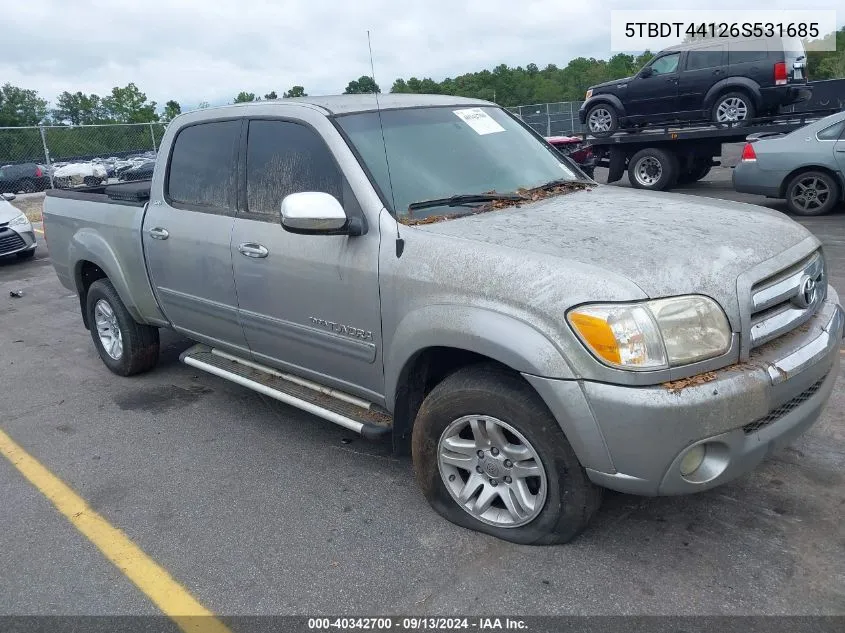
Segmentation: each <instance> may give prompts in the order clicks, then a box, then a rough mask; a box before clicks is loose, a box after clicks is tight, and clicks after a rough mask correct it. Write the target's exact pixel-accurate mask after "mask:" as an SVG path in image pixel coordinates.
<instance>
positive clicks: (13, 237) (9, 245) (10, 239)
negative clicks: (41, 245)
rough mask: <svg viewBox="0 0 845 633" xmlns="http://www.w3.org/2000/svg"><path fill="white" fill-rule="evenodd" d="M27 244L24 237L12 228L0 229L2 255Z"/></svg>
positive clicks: (0, 253)
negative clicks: (11, 229)
mask: <svg viewBox="0 0 845 633" xmlns="http://www.w3.org/2000/svg"><path fill="white" fill-rule="evenodd" d="M24 246H26V242H24V241H23V238H22V237H21V236H20V235H18V234H17V233H15V232H14V231H10V230H5V231H3V230H0V255H3V254H4V253H11V252H13V251H18V250H20V249H22V248H23V247H24Z"/></svg>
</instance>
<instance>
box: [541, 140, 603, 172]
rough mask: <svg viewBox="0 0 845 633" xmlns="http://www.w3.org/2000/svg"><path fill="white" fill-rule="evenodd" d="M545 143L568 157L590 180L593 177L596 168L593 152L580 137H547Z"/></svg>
mask: <svg viewBox="0 0 845 633" xmlns="http://www.w3.org/2000/svg"><path fill="white" fill-rule="evenodd" d="M546 141H547V142H548V143H549V144H550V145H551V146H552V147H554V148H555V149H557V150H559V151H560V152H562V153H563V155H564V156H569V158H571V159H572V160H574V161H575V162H576V163H577V164H578V167H580V168H581V171H583V172H584V173H585V174H587V175H588V176H589V177H590V178H592V177H593V172H594V171H595V168H596V158H595V156H593V150H592V149H591V148H590V146H589V145H588V144H587V143H586V142H585V141H584V139H583V138H582V137H580V136H548V137H546Z"/></svg>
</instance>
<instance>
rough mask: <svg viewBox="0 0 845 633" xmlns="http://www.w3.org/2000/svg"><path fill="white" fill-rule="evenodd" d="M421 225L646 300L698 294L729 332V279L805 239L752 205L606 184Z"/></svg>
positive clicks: (797, 228) (733, 303) (732, 313)
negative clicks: (577, 267) (548, 261)
mask: <svg viewBox="0 0 845 633" xmlns="http://www.w3.org/2000/svg"><path fill="white" fill-rule="evenodd" d="M419 228H421V229H423V230H425V231H429V232H433V233H439V234H442V235H450V236H452V237H455V238H462V239H468V240H473V241H478V242H485V243H488V244H494V245H497V246H506V247H510V248H512V249H522V250H526V251H531V252H535V253H543V254H547V255H553V256H556V257H558V258H561V259H563V260H569V261H574V262H578V263H581V264H587V265H590V266H596V267H599V268H601V269H604V270H607V271H609V272H611V273H614V274H617V275H621V276H622V277H625V278H626V279H629V280H630V281H631V282H633V283H634V284H635V285H636V286H638V287H639V288H640V289H641V290H642V291H643V293H644V294H645V295H647V296H648V297H650V298H658V297H666V296H671V295H678V294H688V293H700V294H705V295H708V296H710V297H712V298H714V299H716V300H717V301H718V302H719V303H720V304H721V305H722V307H723V308H724V309H725V311H726V312H727V314H728V317H729V318H730V320H731V323H733V324H734V327H735V328H737V329H738V324H739V305H738V301H737V277H738V276H739V275H740V274H742V273H744V272H747V271H748V270H749V269H750V268H752V267H754V266H756V265H758V264H760V263H762V262H764V261H765V260H767V259H769V258H771V257H773V256H775V255H778V254H780V253H782V252H783V251H785V250H786V249H788V248H789V247H791V246H794V245H796V244H798V243H799V242H801V241H802V240H804V239H806V238H807V237H808V236H810V235H811V234H810V233H809V231H807V230H806V229H804V228H803V227H802V226H801V225H799V224H798V223H796V222H793V221H792V220H790V219H788V218H787V217H786V216H783V215H781V214H780V213H777V212H775V211H770V210H768V209H763V208H761V207H757V206H755V205H750V204H741V203H736V202H728V201H724V200H716V199H712V198H700V197H694V196H686V195H680V194H672V193H659V192H651V191H649V192H645V191H639V190H636V189H626V188H622V187H614V186H609V185H598V186H597V187H595V188H594V189H592V190H585V191H579V192H575V193H569V194H565V195H562V196H558V197H555V198H550V199H547V200H543V201H539V202H535V203H533V204H529V205H524V206H523V207H521V208H515V207H514V208H509V209H503V210H500V211H490V212H487V213H481V214H478V215H474V216H467V217H464V218H457V219H454V220H448V221H443V222H440V223H436V224H427V225H421V226H420V227H419ZM517 257H518V255H517ZM633 298H635V297H632V299H633ZM597 300H601V297H597Z"/></svg>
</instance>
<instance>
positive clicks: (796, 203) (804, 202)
mask: <svg viewBox="0 0 845 633" xmlns="http://www.w3.org/2000/svg"><path fill="white" fill-rule="evenodd" d="M838 201H839V185H838V184H837V183H836V180H834V179H833V177H832V176H831V175H830V174H827V173H825V172H822V171H806V172H804V173H803V174H798V175H797V176H795V177H794V178H793V179H792V180H790V181H789V184H788V185H787V186H786V206H787V208H788V209H789V212H790V213H794V214H795V215H824V214H825V213H829V212H830V211H831V210H832V209H833V207H834V206H836V203H837V202H838Z"/></svg>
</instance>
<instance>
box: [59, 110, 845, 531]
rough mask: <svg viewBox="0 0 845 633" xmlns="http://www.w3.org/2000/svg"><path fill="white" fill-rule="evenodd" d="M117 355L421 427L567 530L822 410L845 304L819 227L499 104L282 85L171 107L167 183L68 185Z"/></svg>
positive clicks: (90, 316) (510, 502) (449, 481)
mask: <svg viewBox="0 0 845 633" xmlns="http://www.w3.org/2000/svg"><path fill="white" fill-rule="evenodd" d="M44 219H45V227H46V233H47V239H48V241H49V246H50V255H51V258H52V261H53V264H54V266H55V269H56V272H57V273H58V276H59V279H60V280H61V282H62V283H63V284H64V285H65V286H66V287H67V288H69V289H71V290H73V291H74V292H76V293H77V294H78V295H79V302H80V306H81V308H82V318H83V322H84V324H85V326H86V327H87V328H88V329H89V330H90V332H91V337H92V339H93V341H94V345H95V347H96V349H97V352H98V353H99V355H100V357H101V358H102V360H103V362H104V363H105V364H106V366H108V368H109V369H111V370H112V371H113V372H115V373H116V374H119V375H121V376H128V375H131V374H136V373H139V372H142V371H146V370H149V369H150V368H152V367H153V366H154V365H155V364H156V361H157V358H158V344H159V338H158V332H159V328H171V329H173V330H175V331H176V332H179V333H181V334H183V335H184V336H186V337H187V338H189V339H191V340H193V341H194V342H195V343H196V345H195V346H194V347H191V348H190V349H188V350H187V351H185V353H183V354H182V361H183V362H185V363H187V364H188V365H190V366H192V367H194V368H197V369H199V370H203V371H206V372H209V373H211V374H213V375H215V376H218V377H220V378H222V379H225V380H230V381H233V382H235V383H237V384H239V385H242V386H243V387H244V388H247V389H253V390H255V391H258V392H260V393H263V394H265V395H267V396H270V397H272V398H276V399H278V400H280V401H281V402H284V403H287V404H289V405H292V406H295V407H299V408H301V409H303V410H305V411H309V412H311V413H313V414H315V415H316V416H319V417H321V418H324V419H326V420H329V421H331V422H334V423H336V424H339V425H342V426H344V427H346V428H348V429H352V430H354V431H356V432H358V433H361V434H362V435H364V436H366V437H368V438H380V437H390V438H392V441H393V444H394V448H395V450H396V451H397V452H398V453H400V454H401V453H406V454H407V453H408V452H410V453H411V454H412V456H413V463H414V468H415V472H416V477H417V479H418V482H419V484H420V487H421V488H422V491H423V493H424V495H425V496H426V498H427V499H428V501H429V502H430V504H431V505H432V506H433V507H434V508H435V509H436V510H437V511H438V512H439V513H440V514H442V515H443V516H444V517H445V518H447V519H448V520H450V521H452V522H454V523H456V524H459V525H462V526H465V527H467V528H471V529H475V530H480V531H483V532H487V533H489V534H492V535H495V536H497V537H500V538H503V539H506V540H510V541H514V542H518V543H534V544H549V543H559V542H565V541H567V540H569V539H571V538H572V537H574V536H575V535H576V534H577V533H578V532H579V531H581V530H582V529H583V528H584V526H585V525H586V524H587V523H588V522H589V520H590V518H591V516H592V515H593V514H594V512H595V511H596V509H597V508H598V506H599V503H600V500H601V490H602V488H604V487H606V488H612V489H615V490H620V491H623V492H627V493H634V494H640V495H675V494H685V493H691V492H697V491H700V490H705V489H708V488H711V487H713V486H716V485H719V484H721V483H724V482H726V481H729V480H731V479H733V478H735V477H737V476H739V475H741V474H743V473H746V472H748V471H749V470H751V469H752V468H753V467H754V466H755V465H757V464H758V463H759V462H760V461H761V460H763V459H764V458H765V457H766V456H767V455H768V454H769V453H771V452H772V451H773V450H775V449H776V448H777V447H779V446H782V445H783V444H784V443H786V442H789V441H790V440H792V439H793V438H794V437H795V436H796V435H798V434H800V433H801V432H803V431H805V430H806V429H807V428H808V427H809V426H810V425H812V424H813V422H814V421H815V420H816V419H817V418H818V417H819V414H820V413H821V410H822V408H823V407H824V405H825V403H826V402H827V400H828V397H829V396H830V393H831V390H832V389H833V384H834V381H835V380H836V377H837V375H838V368H839V362H840V356H839V347H840V340H841V339H842V335H843V334H842V331H843V313H842V309H841V308H840V306H839V299H838V297H837V295H836V293H835V291H834V290H833V289H832V288H831V287H830V286H829V285H828V283H827V271H826V267H825V256H824V252H823V249H822V246H821V244H820V243H819V241H818V240H817V239H816V238H815V237H813V236H812V235H811V234H810V233H809V232H808V231H806V230H805V229H804V228H802V227H801V226H799V225H798V224H796V223H795V222H793V221H791V220H789V219H788V218H786V217H783V216H782V215H780V214H778V213H775V212H771V211H768V210H765V209H760V208H758V207H754V206H750V205H740V204H734V203H729V202H723V201H717V200H705V199H702V198H692V197H687V196H680V195H674V194H662V193H654V192H641V191H633V190H627V189H622V188H617V187H610V186H600V185H597V184H596V183H595V182H594V181H592V180H590V179H588V178H587V177H586V176H585V175H584V174H583V173H582V172H580V171H579V170H578V167H577V166H576V165H575V164H574V163H572V162H571V161H570V160H569V159H567V158H565V157H563V156H561V155H560V154H559V153H558V152H557V151H556V150H554V149H553V148H552V147H551V146H550V145H548V144H547V143H546V142H544V140H543V139H542V138H541V137H540V136H538V135H537V134H536V133H535V132H533V131H532V130H531V129H530V128H529V127H528V126H526V125H525V124H524V123H522V122H521V121H519V120H518V119H517V118H515V117H514V116H512V115H511V114H510V113H508V112H506V111H505V110H503V109H501V108H499V107H497V106H495V105H494V104H491V103H488V102H484V101H477V100H470V99H462V98H458V97H446V96H420V95H384V96H381V97H380V98H379V102H378V103H377V102H376V98H375V96H374V95H350V96H342V97H317V98H303V99H285V100H282V101H277V102H262V103H249V104H241V105H236V106H226V107H221V108H212V109H206V110H201V111H197V112H191V113H188V114H184V115H181V116H179V117H177V118H176V119H174V120H173V122H172V123H171V124H170V125H169V126H168V128H167V132H166V133H165V135H164V138H163V139H162V143H161V148H160V150H159V158H158V162H157V163H156V166H155V171H154V174H153V177H152V180H151V181H150V182H145V183H134V184H126V185H107V186H101V187H98V188H89V189H88V190H85V191H50V192H49V193H48V195H47V199H46V202H45V207H44Z"/></svg>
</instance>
